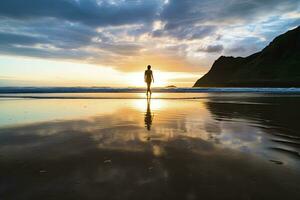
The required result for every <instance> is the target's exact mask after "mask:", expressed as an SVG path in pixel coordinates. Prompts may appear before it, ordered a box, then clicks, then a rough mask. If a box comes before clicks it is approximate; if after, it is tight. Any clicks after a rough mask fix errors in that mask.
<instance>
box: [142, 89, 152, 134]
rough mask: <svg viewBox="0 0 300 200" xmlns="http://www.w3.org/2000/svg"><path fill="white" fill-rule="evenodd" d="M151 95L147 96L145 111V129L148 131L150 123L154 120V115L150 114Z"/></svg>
mask: <svg viewBox="0 0 300 200" xmlns="http://www.w3.org/2000/svg"><path fill="white" fill-rule="evenodd" d="M150 105H151V95H150V96H149V97H148V96H147V111H146V113H145V120H144V121H145V127H146V128H147V130H148V131H150V130H151V125H152V121H153V118H154V114H151V106H150Z"/></svg>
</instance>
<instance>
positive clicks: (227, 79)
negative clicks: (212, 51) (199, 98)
mask: <svg viewBox="0 0 300 200" xmlns="http://www.w3.org/2000/svg"><path fill="white" fill-rule="evenodd" d="M194 87H300V26H298V27H297V28H295V29H293V30H290V31H288V32H286V33H284V34H282V35H280V36H278V37H276V38H275V39H274V40H273V41H272V42H271V43H270V44H269V45H268V46H267V47H265V48H264V49H263V50H262V51H260V52H258V53H255V54H253V55H250V56H248V57H245V58H244V57H236V58H235V57H225V56H221V57H220V58H219V59H217V60H216V61H215V62H214V64H213V66H212V68H211V69H210V71H209V72H208V73H207V74H205V75H204V76H203V77H202V78H200V79H199V80H198V81H197V82H196V83H195V84H194Z"/></svg>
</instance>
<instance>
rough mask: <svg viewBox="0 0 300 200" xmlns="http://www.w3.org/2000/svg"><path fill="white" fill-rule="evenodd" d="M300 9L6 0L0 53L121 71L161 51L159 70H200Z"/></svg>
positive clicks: (252, 47) (292, 20) (187, 1)
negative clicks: (113, 68) (99, 65)
mask: <svg viewBox="0 0 300 200" xmlns="http://www.w3.org/2000/svg"><path fill="white" fill-rule="evenodd" d="M299 8H300V2H299V1H298V0H286V1H282V0H266V1H260V0H232V1H230V2H228V1H226V0H202V1H198V0H184V1H183V0H169V1H164V0H145V1H140V0H120V1H111V0H56V1H53V0H3V1H2V2H1V6H0V54H9V55H21V56H30V57H40V58H46V59H52V58H55V59H73V60H80V61H86V62H91V63H99V64H105V65H110V66H113V67H115V68H118V69H120V70H122V71H124V70H125V71H131V70H133V69H134V70H136V69H137V67H131V66H133V65H135V64H133V63H134V62H135V63H136V64H144V62H143V59H145V58H149V59H147V61H145V62H149V61H150V62H151V59H155V58H154V57H153V55H160V56H158V57H160V58H161V59H166V60H168V62H164V61H161V62H157V63H156V64H157V65H160V64H161V68H162V70H163V69H165V70H170V69H172V68H173V70H179V69H180V71H184V68H186V70H187V71H190V70H197V71H201V70H203V69H200V68H201V67H203V65H202V64H201V63H208V64H207V65H209V64H211V63H212V62H213V59H215V57H216V56H219V55H221V54H222V53H225V54H230V53H233V54H234V55H238V54H242V55H246V54H250V53H253V52H254V51H257V50H260V49H261V48H262V47H263V46H264V45H266V44H267V43H268V42H270V40H271V39H272V38H273V37H275V36H276V35H278V34H280V33H283V32H285V31H286V30H287V29H290V28H293V27H295V26H297V25H299V21H300V16H299V15H297V14H295V13H299ZM216 43H217V44H216ZM214 44H215V45H214ZM209 53H213V55H214V56H206V57H203V55H207V54H209ZM199 55H200V56H199ZM201 55H202V57H201ZM150 58H151V59H150ZM173 59H177V61H176V62H175V61H174V62H173V61H172V62H170V61H171V60H173ZM152 62H153V61H152ZM174 63H178V64H177V65H176V66H175V67H174V66H169V65H171V64H174ZM179 63H180V64H179ZM196 63H198V64H196ZM126 66H127V67H126ZM135 66H136V65H135ZM179 66H180V67H179ZM195 66H197V67H198V68H197V67H195ZM206 67H207V66H206ZM206 69H207V68H205V70H206Z"/></svg>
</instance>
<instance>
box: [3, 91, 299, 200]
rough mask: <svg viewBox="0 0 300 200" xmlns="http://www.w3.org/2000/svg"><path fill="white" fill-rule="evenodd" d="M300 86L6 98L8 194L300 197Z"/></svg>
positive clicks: (52, 196)
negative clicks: (245, 90) (249, 90)
mask: <svg viewBox="0 0 300 200" xmlns="http://www.w3.org/2000/svg"><path fill="white" fill-rule="evenodd" d="M299 100H300V94H298V93H296V94H294V93H280V94H278V93H255V92H254V93H241V92H237V93H232V92H226V93H222V92H210V93H205V92H202V93H154V94H153V95H152V98H151V99H146V96H145V94H144V93H60V94H56V93H51V94H48V93H46V94H36V93H34V94H6V95H2V97H1V98H0V113H1V115H0V177H1V179H0V198H1V199H43V200H46V199H130V200H133V199H137V200H139V199H145V200H146V199H188V200H193V199H296V198H297V197H300V154H299V152H300V128H299V110H300V104H299V102H300V101H299Z"/></svg>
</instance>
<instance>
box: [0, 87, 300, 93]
mask: <svg viewBox="0 0 300 200" xmlns="http://www.w3.org/2000/svg"><path fill="white" fill-rule="evenodd" d="M141 92H145V89H144V88H112V87H0V94H14V93H15V94H17V93H141ZM153 92H158V93H214V92H217V93H274V94H282V93H283V94H285V93H287V94H293V93H295V94H300V88H255V87H253V88H153Z"/></svg>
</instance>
